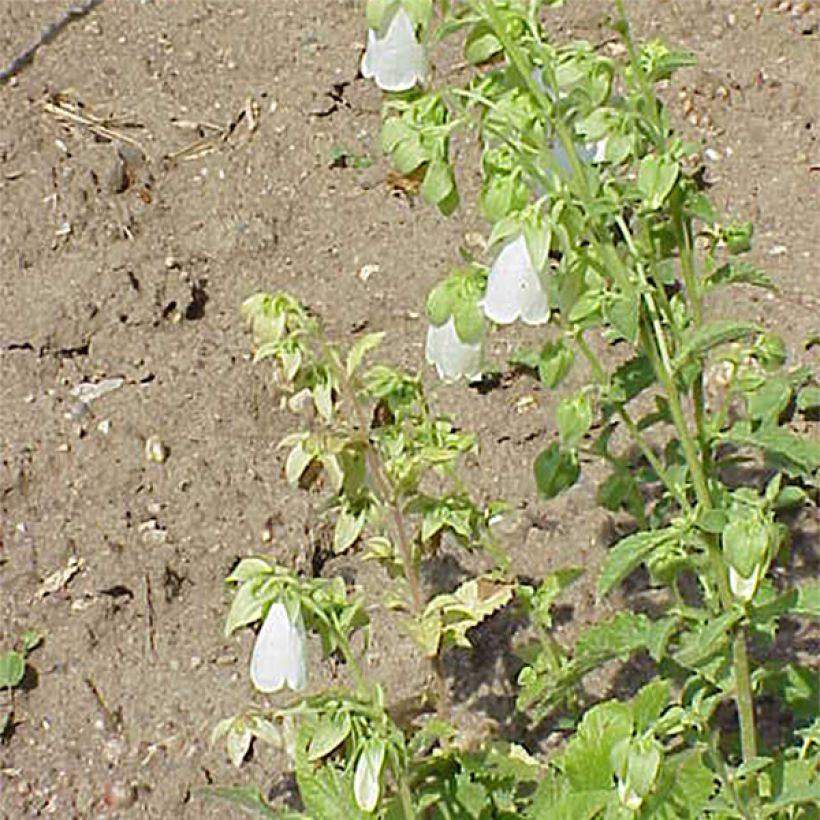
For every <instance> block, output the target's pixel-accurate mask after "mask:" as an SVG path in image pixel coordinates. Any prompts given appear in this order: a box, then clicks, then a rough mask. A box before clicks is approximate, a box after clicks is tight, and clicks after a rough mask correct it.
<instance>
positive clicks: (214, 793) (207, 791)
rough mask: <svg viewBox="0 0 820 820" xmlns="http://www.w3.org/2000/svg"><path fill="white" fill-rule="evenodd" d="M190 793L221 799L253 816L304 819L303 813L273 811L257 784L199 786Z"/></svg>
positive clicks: (275, 818) (286, 819)
mask: <svg viewBox="0 0 820 820" xmlns="http://www.w3.org/2000/svg"><path fill="white" fill-rule="evenodd" d="M192 794H194V795H195V796H197V797H205V798H208V799H210V800H221V801H223V802H226V803H231V804H232V805H234V806H238V807H239V808H240V809H243V810H244V811H245V812H247V813H248V814H251V815H253V816H255V817H264V818H267V820H305V815H304V814H299V813H298V812H293V811H284V812H283V811H274V810H273V809H272V808H271V807H270V806H269V805H268V804H267V803H266V802H265V798H264V797H263V796H262V792H261V791H260V790H259V788H258V787H257V786H245V787H241V788H240V787H233V786H200V787H199V788H196V789H193V791H192Z"/></svg>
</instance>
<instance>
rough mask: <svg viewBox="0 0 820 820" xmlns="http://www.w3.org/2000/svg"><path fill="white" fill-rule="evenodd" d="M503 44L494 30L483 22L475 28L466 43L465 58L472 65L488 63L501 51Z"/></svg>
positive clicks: (471, 30)
mask: <svg viewBox="0 0 820 820" xmlns="http://www.w3.org/2000/svg"><path fill="white" fill-rule="evenodd" d="M501 48H502V46H501V43H500V42H499V40H498V38H497V37H496V36H495V34H493V31H492V29H491V28H490V27H489V25H488V24H487V23H484V22H483V21H482V22H480V23H478V24H477V25H475V26H473V28H472V29H470V33H469V34H468V35H467V40H466V42H465V43H464V58H465V59H466V60H467V62H469V63H472V65H479V64H480V63H486V62H487V60H489V59H490V57H492V56H493V55H495V54H498V52H499V51H501Z"/></svg>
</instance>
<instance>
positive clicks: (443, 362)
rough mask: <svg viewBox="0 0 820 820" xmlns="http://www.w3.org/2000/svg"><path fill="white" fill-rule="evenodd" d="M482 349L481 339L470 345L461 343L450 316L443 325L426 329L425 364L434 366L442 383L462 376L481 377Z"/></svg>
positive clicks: (468, 377)
mask: <svg viewBox="0 0 820 820" xmlns="http://www.w3.org/2000/svg"><path fill="white" fill-rule="evenodd" d="M483 349H484V345H483V340H482V339H479V340H478V341H477V342H474V343H472V344H468V343H466V342H462V341H461V339H460V338H459V336H458V333H457V332H456V325H455V321H454V319H453V317H452V316H450V318H449V319H448V320H447V321H446V322H445V323H444V324H443V325H430V326H429V327H428V328H427V346H426V349H425V355H426V358H427V362H428V364H432V365H435V367H436V371H437V372H438V376H439V378H440V379H442V380H444V381H455V380H456V379H460V378H461V377H462V376H463V377H465V378H467V379H477V378H478V377H479V376H480V375H481V361H482V358H483Z"/></svg>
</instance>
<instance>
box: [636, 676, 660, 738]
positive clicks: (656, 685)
mask: <svg viewBox="0 0 820 820" xmlns="http://www.w3.org/2000/svg"><path fill="white" fill-rule="evenodd" d="M668 702H669V681H668V680H665V679H664V678H658V679H657V680H653V681H652V682H651V683H647V684H646V686H644V687H642V688H641V689H640V690H639V691H638V694H637V695H635V697H634V698H632V714H633V716H634V718H635V731H636V732H637V733H638V734H642V733H643V732H646V731H648V730H649V729H650V728H651V727H652V726H653V725H654V723H655V721H656V720H657V719H658V718H659V717H660V716H661V712H663V709H664V707H665V706H666V704H667V703H668Z"/></svg>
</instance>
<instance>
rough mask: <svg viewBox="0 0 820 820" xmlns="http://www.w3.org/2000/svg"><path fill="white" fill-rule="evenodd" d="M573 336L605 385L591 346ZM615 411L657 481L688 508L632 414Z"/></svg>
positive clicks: (600, 367) (604, 374)
mask: <svg viewBox="0 0 820 820" xmlns="http://www.w3.org/2000/svg"><path fill="white" fill-rule="evenodd" d="M573 338H574V340H575V343H576V344H577V345H578V349H579V350H580V351H581V353H582V354H583V356H584V358H585V359H586V360H587V361H588V362H589V365H590V367H591V368H592V372H593V375H594V376H595V381H597V382H598V384H600V385H601V386H604V387H605V386H606V385H607V383H608V379H607V374H606V371H605V370H604V368H603V365H601V363H600V361H598V357H597V356H596V355H595V353H594V352H593V350H592V348H590V346H589V345H588V344H587V341H586V339H585V338H584V337H583V335H582V334H580V333H579V334H577V335H575V336H574V337H573ZM616 412H617V413H618V416H619V418H620V419H621V421H622V422H623V423H624V426H625V427H626V429H627V431H628V432H629V435H630V436H631V437H632V440H633V441H634V442H635V444H637V446H638V449H639V450H640V451H641V453H642V454H643V456H644V458H645V459H646V460H647V461H648V462H649V464H650V466H651V467H652V469H653V470H654V471H655V475H657V476H658V479H659V481H660V482H661V483H662V484H663V486H664V487H665V488H666V489H667V491H668V492H669V493H671V495H672V496H673V497H674V498H675V500H676V501H677V502H678V504H680V506H681V508H682V509H683V510H689V509H690V507H689V501H688V500H687V498H686V495H685V494H684V493H682V492H681V490H680V488H679V487H677V485H675V484H674V482H673V481H672V480H671V479H670V478H669V476H668V475H667V473H666V469H665V468H664V466H663V464H662V463H661V461H660V459H659V458H658V457H657V456H656V455H655V453H654V451H653V450H652V448H651V447H650V446H649V442H648V441H647V440H646V438H645V437H644V435H643V433H641V431H640V429H639V428H638V425H637V424H636V423H635V421H634V420H633V419H632V416H630V415H629V412H628V411H627V409H626V408H625V407H623V406H622V405H618V406H617V408H616Z"/></svg>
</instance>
